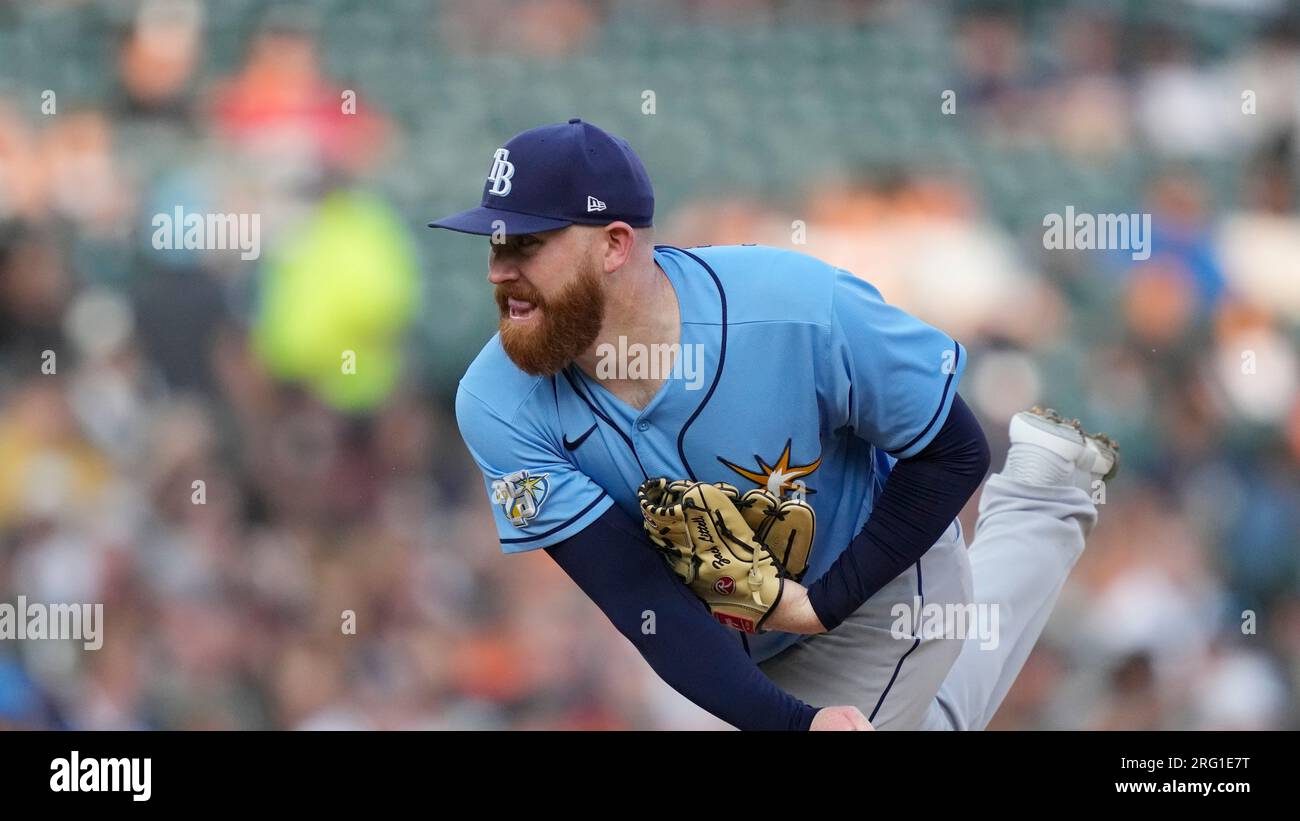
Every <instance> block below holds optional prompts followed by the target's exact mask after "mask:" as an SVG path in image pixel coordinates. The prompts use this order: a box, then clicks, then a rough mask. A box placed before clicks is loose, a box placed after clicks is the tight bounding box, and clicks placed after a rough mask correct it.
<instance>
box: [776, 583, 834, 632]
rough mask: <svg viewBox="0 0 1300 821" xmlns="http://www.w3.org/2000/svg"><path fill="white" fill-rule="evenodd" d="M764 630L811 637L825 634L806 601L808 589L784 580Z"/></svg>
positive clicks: (824, 629)
mask: <svg viewBox="0 0 1300 821" xmlns="http://www.w3.org/2000/svg"><path fill="white" fill-rule="evenodd" d="M763 629H764V630H780V631H781V632H783V633H799V634H801V635H805V636H812V635H815V634H817V633H825V632H826V628H825V627H824V626H823V625H822V623H821V621H820V620H818V618H817V613H816V612H814V611H813V608H812V604H811V603H810V602H809V601H808V588H806V587H804V586H803V585H801V584H799V583H798V582H795V581H790V580H788V579H787V580H786V582H785V590H783V591H782V592H781V600H780V601H779V602H777V604H776V607H775V608H773V610H772V612H771V613H769V614H768V617H767V621H766V622H764V623H763Z"/></svg>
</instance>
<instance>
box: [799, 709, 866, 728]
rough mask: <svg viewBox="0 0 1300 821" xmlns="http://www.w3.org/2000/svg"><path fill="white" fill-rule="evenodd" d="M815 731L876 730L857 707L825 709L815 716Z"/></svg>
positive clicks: (813, 726)
mask: <svg viewBox="0 0 1300 821" xmlns="http://www.w3.org/2000/svg"><path fill="white" fill-rule="evenodd" d="M808 729H809V731H813V730H874V729H876V728H875V727H872V726H871V722H870V721H867V717H866V716H864V715H863V714H862V711H861V710H859V709H858V708H857V707H823V708H821V709H820V710H818V711H817V715H815V716H813V720H812V726H810V727H809V728H808Z"/></svg>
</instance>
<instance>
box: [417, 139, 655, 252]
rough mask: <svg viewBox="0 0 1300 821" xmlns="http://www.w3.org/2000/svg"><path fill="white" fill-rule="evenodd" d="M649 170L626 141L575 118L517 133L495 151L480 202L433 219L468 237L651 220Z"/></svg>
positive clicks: (637, 223) (644, 224)
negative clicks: (499, 229) (575, 225)
mask: <svg viewBox="0 0 1300 821" xmlns="http://www.w3.org/2000/svg"><path fill="white" fill-rule="evenodd" d="M654 213H655V195H654V189H653V188H651V187H650V175H649V174H647V173H646V170H645V166H644V165H642V164H641V160H640V158H638V157H637V155H636V152H634V151H633V150H632V147H631V146H630V145H628V144H627V142H626V141H624V140H622V139H619V138H618V137H615V136H614V135H613V134H610V133H608V132H606V131H604V130H602V129H600V128H597V127H596V126H594V125H592V124H591V123H584V122H583V121H582V120H580V119H578V118H577V117H574V118H573V119H572V120H569V121H568V122H567V123H557V124H556V125H543V126H539V127H537V128H530V129H529V130H527V131H525V132H523V133H521V134H516V135H515V136H514V137H512V138H511V139H510V142H508V143H506V144H505V145H503V146H502V147H501V148H498V149H497V150H496V152H495V153H494V154H493V155H492V167H491V168H490V169H489V170H488V177H487V181H486V182H485V183H484V184H483V201H482V202H481V203H480V205H479V207H477V208H471V209H469V210H468V211H461V212H460V213H458V214H452V215H451V216H449V217H443V218H442V219H440V220H436V221H435V222H431V223H429V227H430V228H450V229H451V230H453V231H462V232H464V233H466V234H491V233H493V232H494V230H495V229H496V228H498V227H500V228H503V230H504V232H505V234H507V235H510V234H534V233H538V232H540V231H554V230H556V229H557V228H564V227H565V226H568V225H573V224H575V223H577V224H579V225H608V224H609V223H611V222H618V221H622V222H626V223H627V224H628V225H631V226H632V227H633V228H645V227H647V226H649V225H651V224H652V222H653V220H654Z"/></svg>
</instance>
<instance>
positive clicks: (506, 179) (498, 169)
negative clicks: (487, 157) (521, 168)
mask: <svg viewBox="0 0 1300 821" xmlns="http://www.w3.org/2000/svg"><path fill="white" fill-rule="evenodd" d="M509 158H510V151H509V150H508V149H505V148H498V149H497V152H496V153H495V154H493V155H492V170H491V171H490V172H489V173H488V182H490V183H492V187H491V188H489V189H488V193H489V194H496V195H497V196H498V197H504V196H505V195H506V194H509V193H510V178H511V177H513V176H514V175H515V164H514V163H512V162H510V159H509Z"/></svg>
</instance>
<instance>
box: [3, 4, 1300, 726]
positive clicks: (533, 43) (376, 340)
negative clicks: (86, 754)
mask: <svg viewBox="0 0 1300 821" xmlns="http://www.w3.org/2000/svg"><path fill="white" fill-rule="evenodd" d="M1149 5H1150V6H1152V7H1158V8H1148V4H1143V3H1138V2H1120V1H1119V0H1111V1H1110V2H1090V3H1083V2H1063V1H1059V2H1031V0H1024V1H1023V2H1015V3H996V4H994V3H975V2H966V3H924V4H922V3H916V4H912V3H894V2H848V1H847V0H845V1H844V2H798V3H795V2H778V1H777V0H693V2H692V1H688V0H676V2H668V3H656V4H641V3H635V2H631V1H630V0H606V1H605V2H597V1H596V0H483V2H474V3H450V2H448V3H429V2H423V0H420V1H418V2H417V0H394V2H391V3H382V4H379V3H369V2H364V0H328V1H327V0H321V2H317V3H311V4H306V5H294V6H289V5H286V4H272V3H266V2H257V1H256V0H223V2H221V3H212V4H200V3H198V2H196V0H100V1H99V2H93V1H92V0H84V1H83V2H78V1H77V0H50V1H49V2H41V3H30V4H27V3H19V2H0V601H7V602H11V603H12V602H14V601H15V600H16V597H17V596H18V595H19V594H22V595H25V596H27V598H28V599H29V600H34V601H47V602H56V601H61V602H102V603H103V604H104V611H105V626H104V633H105V641H104V645H103V648H102V649H101V650H98V651H94V652H86V651H83V650H82V649H81V648H80V645H79V644H77V643H76V642H56V641H21V642H20V641H4V642H0V727H3V726H19V727H72V728H92V729H108V728H163V729H177V728H232V729H235V728H696V727H700V728H711V727H720V726H723V725H721V723H720V722H718V721H717V720H716V719H712V718H711V717H709V716H707V715H706V714H704V713H702V712H701V711H699V710H698V709H697V708H694V707H693V706H692V705H689V704H688V703H685V702H684V700H683V699H681V697H680V696H678V695H676V694H675V693H673V692H672V691H671V690H670V689H669V688H667V686H666V685H664V684H663V683H662V682H660V681H658V679H657V678H656V677H655V676H654V675H653V673H652V672H651V671H650V670H649V669H648V668H647V667H646V666H645V665H644V663H643V662H641V661H640V659H639V658H638V657H637V656H636V654H635V651H634V650H633V649H632V648H631V646H630V645H628V644H627V643H626V642H624V641H623V640H622V639H621V638H620V637H619V636H618V635H617V633H616V632H615V631H614V630H613V628H612V627H611V626H610V625H609V624H608V623H607V622H606V621H605V620H604V619H603V617H601V616H600V614H599V611H597V610H596V608H595V607H594V605H592V604H591V603H590V602H588V601H587V600H586V598H585V597H584V596H583V595H582V594H581V593H580V592H579V591H578V590H577V589H576V588H575V587H574V586H573V585H572V584H571V583H570V582H569V581H568V580H567V578H565V577H564V576H563V574H562V573H560V572H559V571H558V570H557V569H556V568H555V567H554V566H553V565H552V563H551V562H550V560H549V559H548V558H546V557H545V556H543V555H537V554H526V555H521V556H515V557H510V558H508V559H507V558H504V557H502V556H501V555H500V553H499V551H498V547H497V545H496V542H495V539H494V537H493V531H492V528H491V526H490V521H489V514H488V509H487V507H486V504H485V501H484V491H483V487H482V484H481V481H480V477H479V474H478V473H477V470H476V469H475V467H474V465H473V463H472V462H471V461H470V460H469V458H468V455H467V454H466V453H465V452H464V449H463V447H462V445H461V443H460V439H459V436H458V433H457V431H456V427H455V422H454V419H453V417H452V414H451V401H450V400H451V396H452V394H453V392H454V390H455V380H456V379H457V377H458V376H459V375H460V373H461V372H462V371H463V369H464V368H465V366H466V365H467V363H468V362H469V360H470V359H471V358H472V356H473V355H474V354H475V353H476V352H477V350H478V348H479V347H480V346H481V344H482V342H483V341H484V340H485V339H486V338H487V337H488V336H489V335H490V333H491V332H492V330H493V327H494V323H495V310H494V306H493V305H492V301H491V298H490V290H489V286H487V284H486V283H485V282H484V280H483V274H484V270H485V265H484V262H485V260H486V250H487V249H486V248H485V247H484V246H483V244H482V243H481V242H476V241H474V240H471V239H468V238H459V239H458V238H456V237H454V236H451V235H447V236H435V235H433V234H432V233H431V232H428V231H425V230H424V229H422V228H421V227H420V226H422V225H423V223H424V222H425V221H427V219H428V218H430V217H432V216H437V215H440V214H442V213H445V212H449V211H451V210H455V209H458V208H461V207H464V206H465V204H466V203H470V202H474V201H475V200H476V198H477V197H478V195H479V191H480V187H481V185H482V173H485V172H486V168H487V165H488V160H489V157H490V153H491V150H492V149H494V148H495V147H496V146H498V145H500V144H501V142H502V141H504V140H505V139H506V138H507V137H509V136H510V135H512V134H514V133H516V132H517V131H520V130H522V129H524V128H528V127H531V126H533V125H537V124H541V123H546V122H558V121H562V120H564V119H566V118H568V117H570V116H581V117H583V118H585V119H588V120H590V121H593V122H596V123H598V124H600V125H601V126H602V127H604V128H607V129H609V130H611V131H613V132H614V133H617V134H620V135H621V136H624V137H625V138H626V139H628V140H629V142H630V143H631V144H632V145H633V146H634V147H635V148H636V149H637V150H638V152H639V153H640V154H641V155H642V157H643V158H644V160H645V162H646V164H647V166H648V168H649V170H650V172H651V175H652V178H653V179H654V181H655V185H656V191H657V194H658V202H659V208H658V219H657V225H658V226H659V227H658V230H657V237H658V238H659V240H660V241H662V242H668V243H671V244H674V245H679V246H688V245H693V244H700V243H712V244H726V243H732V242H757V243H764V244H772V245H780V246H789V247H795V248H798V249H799V250H803V251H807V252H808V253H812V254H814V255H817V256H820V257H823V258H825V259H828V260H830V261H832V262H835V263H836V264H838V265H841V266H843V267H845V268H847V269H849V270H852V271H854V272H855V273H857V274H859V275H861V276H863V277H865V278H867V279H869V280H871V281H872V282H874V283H875V284H876V285H877V286H878V287H879V288H880V289H881V290H882V292H883V293H884V295H885V296H886V298H887V299H889V300H890V301H892V302H895V303H898V304H901V305H903V306H904V307H906V308H908V309H909V310H911V311H913V312H915V313H916V314H918V315H920V316H922V317H923V318H926V319H927V320H929V321H931V322H932V323H934V324H936V325H939V326H940V327H942V328H944V329H945V330H947V331H948V332H950V333H952V334H953V335H954V336H956V337H957V338H959V339H961V340H962V342H963V343H964V344H965V345H966V346H967V347H968V349H969V350H970V353H971V355H972V367H971V369H970V370H969V372H968V374H967V376H966V377H965V382H964V384H963V387H962V392H963V395H964V396H965V397H966V398H967V400H968V401H969V402H970V403H971V405H972V406H973V407H974V408H975V409H976V410H977V412H978V413H979V414H980V415H981V418H982V420H983V421H984V422H985V425H986V430H987V431H988V433H989V435H990V439H991V441H992V443H993V445H994V450H995V463H998V461H999V456H998V452H999V451H1002V452H1004V451H1005V447H1006V442H1005V429H1006V422H1007V420H1008V419H1009V418H1010V416H1011V414H1012V413H1014V412H1015V411H1016V410H1019V409H1021V408H1023V407H1025V406H1028V405H1030V404H1035V403H1042V404H1050V405H1053V406H1056V407H1058V408H1059V409H1061V410H1062V411H1064V412H1067V413H1068V414H1070V415H1077V416H1079V417H1081V418H1083V419H1084V420H1085V421H1086V422H1087V423H1088V425H1089V427H1091V428H1093V429H1102V430H1106V431H1108V432H1110V433H1112V434H1114V435H1116V436H1117V437H1118V438H1119V439H1120V441H1121V442H1122V444H1123V456H1124V460H1125V466H1124V470H1123V472H1122V473H1121V476H1120V477H1119V479H1117V480H1116V481H1115V482H1114V483H1113V484H1112V485H1111V486H1110V487H1108V488H1107V489H1106V498H1105V504H1104V506H1103V507H1102V518H1101V524H1100V525H1099V526H1098V528H1097V530H1096V531H1095V533H1094V535H1093V537H1092V539H1090V541H1089V547H1088V550H1087V552H1086V553H1085V554H1084V557H1083V559H1082V561H1081V563H1080V565H1079V566H1078V568H1077V569H1076V571H1075V573H1074V575H1073V576H1072V578H1071V581H1070V583H1069V585H1068V586H1067V589H1066V591H1065V593H1064V594H1063V597H1062V600H1061V603H1060V605H1059V607H1058V612H1057V613H1056V614H1055V615H1054V617H1053V620H1052V622H1051V623H1050V624H1049V627H1048V630H1047V633H1046V634H1045V635H1044V638H1043V639H1042V641H1041V642H1040V644H1039V646H1038V648H1037V649H1036V650H1035V652H1034V654H1033V656H1032V657H1031V658H1030V660H1029V662H1028V664H1027V665H1026V667H1025V670H1024V672H1023V673H1022V675H1021V677H1020V680H1019V681H1018V683H1017V685H1016V686H1015V688H1014V689H1013V690H1012V692H1011V694H1010V696H1009V697H1008V699H1007V702H1006V703H1005V705H1004V707H1003V709H1002V711H1001V712H1000V714H999V715H998V717H997V719H996V720H995V724H994V726H995V727H998V728H1092V729H1141V728H1165V729H1177V728H1215V729H1219V728H1247V729H1250V728H1291V729H1296V728H1300V710H1298V709H1297V703H1298V698H1297V693H1300V362H1298V361H1297V349H1298V348H1300V346H1298V345H1297V340H1298V339H1300V213H1298V212H1297V207H1296V202H1297V196H1298V195H1300V18H1298V17H1295V16H1288V15H1287V14H1286V13H1285V10H1286V4H1284V3H1281V2H1278V3H1271V2H1263V0H1236V2H1212V0H1201V2H1169V3H1161V4H1149ZM647 92H649V93H647ZM946 92H950V94H946ZM945 99H948V100H950V101H951V102H952V103H953V105H952V106H950V107H949V110H948V111H947V112H945V110H944V108H943V103H944V100H945ZM481 171H482V173H481ZM178 206H179V207H183V208H184V209H186V210H187V211H190V212H223V213H226V212H231V213H256V214H259V215H260V218H261V230H262V232H263V234H262V240H261V247H262V254H261V256H260V257H259V258H258V259H256V260H243V259H241V258H240V255H239V252H238V251H222V250H207V251H195V250H191V251H166V250H158V249H156V248H155V247H154V246H153V243H152V241H151V238H152V236H153V228H152V223H151V219H152V217H153V215H155V214H157V213H171V212H172V210H173V209H174V208H176V207H178ZM1067 206H1073V207H1074V208H1075V209H1076V210H1077V211H1080V212H1091V213H1128V212H1142V213H1149V214H1152V215H1153V223H1154V232H1155V233H1154V244H1153V248H1152V253H1151V256H1150V258H1149V259H1145V260H1134V259H1132V255H1131V254H1129V253H1128V252H1126V251H1063V250H1052V251H1049V250H1045V249H1044V247H1043V241H1042V237H1043V233H1042V232H1043V228H1042V225H1043V223H1042V221H1043V218H1044V216H1045V215H1047V214H1050V213H1060V212H1062V211H1063V210H1064V209H1065V208H1066V207H1067ZM805 237H806V243H805V242H803V240H804V239H805ZM341 351H351V352H354V353H355V361H356V369H355V373H348V372H346V371H345V370H344V369H341V367H340V352H341ZM48 352H53V355H54V356H53V357H52V358H51V357H50V355H49V353H48ZM51 371H52V372H51ZM196 482H199V483H201V484H195V483H196ZM196 500H201V501H202V502H203V503H202V504H196V503H195V501H196ZM973 514H974V504H973V503H972V504H971V505H969V506H968V510H967V511H966V513H965V514H964V519H965V520H966V521H965V524H966V525H968V532H971V528H970V527H969V526H970V525H972V524H973V519H974V516H973ZM345 611H351V612H352V613H353V614H354V615H355V623H356V632H355V635H351V634H348V633H347V632H345V631H344V629H343V625H344V620H343V617H342V615H341V614H343V613H344V612H345Z"/></svg>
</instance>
